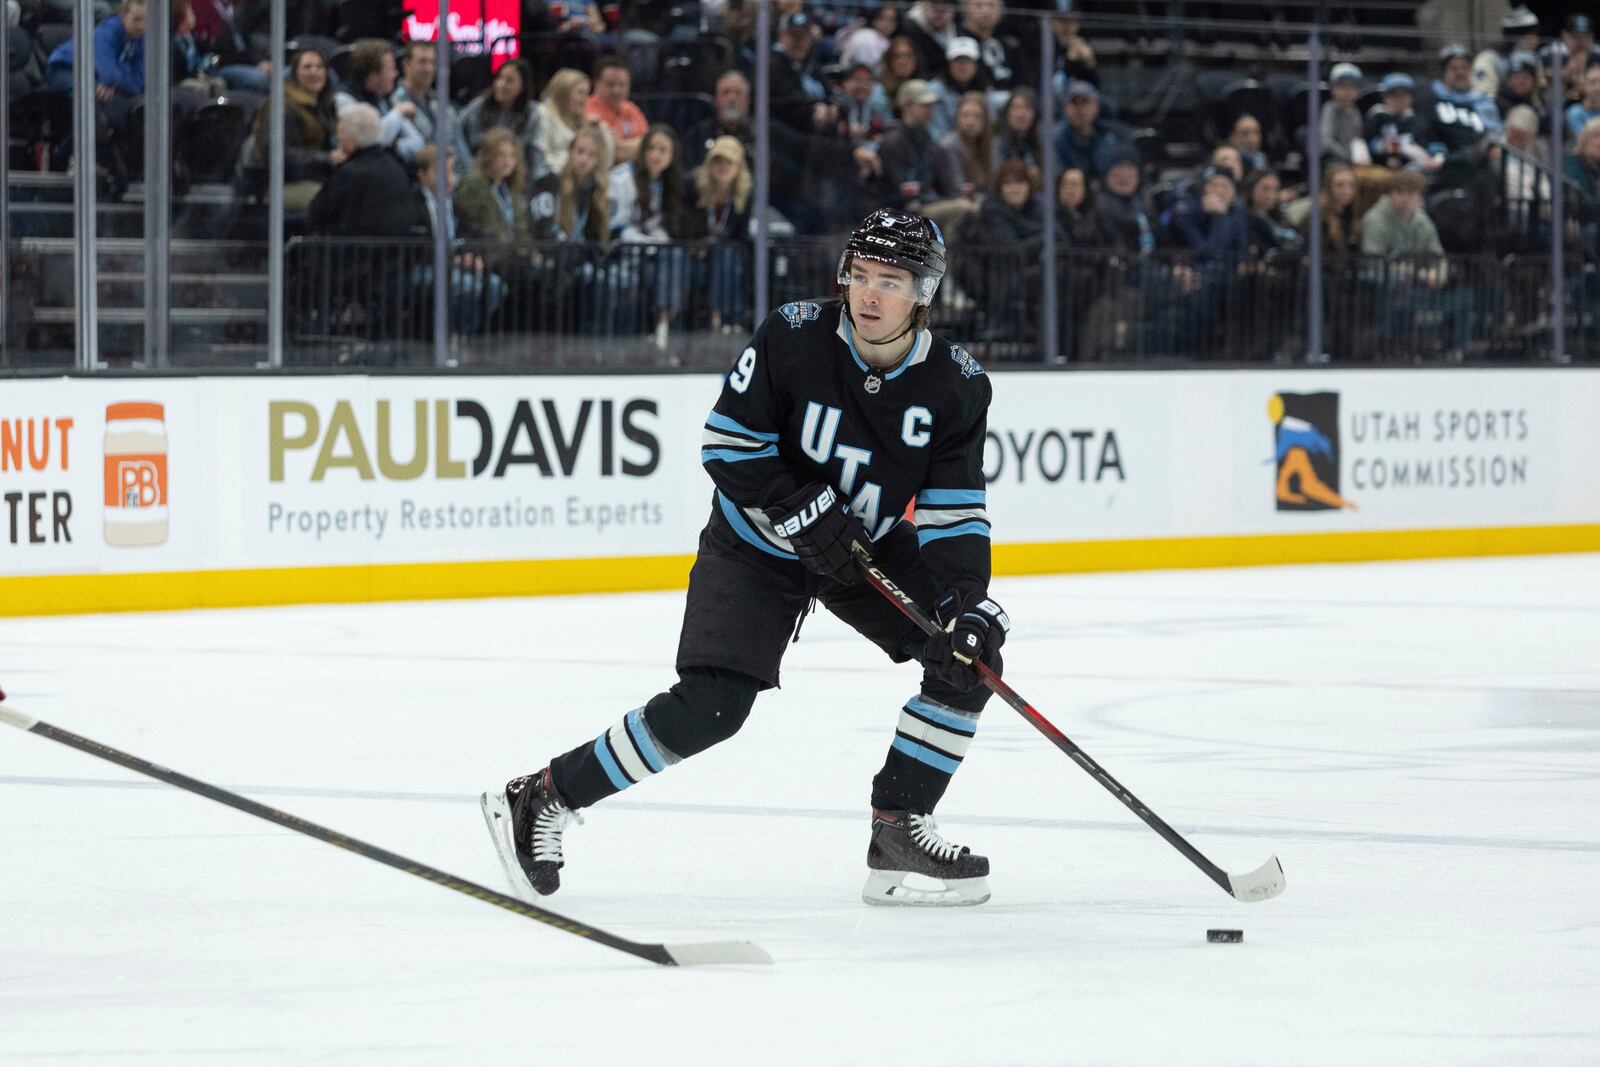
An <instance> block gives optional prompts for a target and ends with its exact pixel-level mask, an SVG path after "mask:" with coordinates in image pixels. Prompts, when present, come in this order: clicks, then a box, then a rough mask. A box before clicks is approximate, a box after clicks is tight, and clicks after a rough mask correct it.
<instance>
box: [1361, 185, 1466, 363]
mask: <svg viewBox="0 0 1600 1067" xmlns="http://www.w3.org/2000/svg"><path fill="white" fill-rule="evenodd" d="M1427 187H1428V186H1427V180H1426V179H1424V178H1423V177H1422V175H1421V174H1418V173H1417V172H1416V171H1413V170H1403V171H1399V172H1398V173H1396V174H1395V175H1394V176H1392V177H1391V178H1390V179H1389V191H1388V194H1387V195H1386V196H1384V197H1383V198H1382V199H1380V200H1379V201H1378V202H1377V203H1376V204H1374V205H1372V207H1371V209H1370V210H1368V211H1367V213H1366V214H1365V215H1363V216H1362V217H1361V251H1362V252H1363V253H1365V254H1366V255H1369V256H1390V257H1394V256H1399V257H1405V261H1404V262H1402V263H1400V264H1398V265H1397V266H1395V267H1394V269H1393V270H1392V272H1391V273H1390V274H1389V275H1388V284H1386V285H1385V286H1384V293H1383V295H1384V297H1385V299H1386V300H1387V301H1388V303H1389V307H1388V309H1387V312H1388V314H1387V316H1386V317H1387V319H1388V321H1387V322H1386V323H1385V326H1386V327H1388V330H1387V332H1390V333H1392V334H1399V335H1401V336H1404V335H1405V334H1406V333H1408V332H1410V329H1409V327H1411V326H1412V325H1414V323H1415V320H1416V316H1417V314H1418V313H1419V312H1425V311H1434V312H1437V313H1439V314H1440V315H1441V316H1442V317H1443V319H1444V321H1445V325H1446V329H1447V330H1448V332H1449V336H1450V338H1451V341H1452V346H1451V347H1452V350H1453V351H1456V352H1459V351H1460V350H1461V349H1462V348H1463V347H1464V346H1465V345H1466V343H1467V339H1468V336H1469V331H1470V329H1471V317H1470V314H1469V310H1470V295H1469V292H1468V291H1467V290H1459V289H1458V290H1455V291H1452V292H1449V293H1444V292H1442V290H1444V289H1445V286H1446V285H1447V283H1448V281H1449V274H1448V271H1449V267H1448V264H1447V262H1446V261H1445V258H1444V246H1443V245H1442V244H1440V243H1439V231H1438V230H1436V229H1435V228H1434V225H1433V220H1432V219H1430V218H1429V217H1428V213H1427V212H1426V211H1424V210H1423V208H1422V194H1423V192H1424V191H1425V190H1426V189H1427ZM1396 283H1400V284H1399V285H1397V284H1396ZM1405 283H1411V284H1409V285H1406V284H1405ZM1402 286H1403V287H1402ZM1430 294H1432V295H1430Z"/></svg>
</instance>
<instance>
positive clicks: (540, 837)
mask: <svg viewBox="0 0 1600 1067" xmlns="http://www.w3.org/2000/svg"><path fill="white" fill-rule="evenodd" d="M574 822H576V823H578V825H580V826H581V825H583V816H582V815H579V814H578V813H577V812H575V811H573V810H572V809H571V808H569V807H567V806H566V805H565V804H563V803H561V801H559V800H552V801H551V802H550V803H548V804H546V805H545V806H544V807H542V808H540V809H539V814H537V815H535V816H534V817H533V832H532V833H531V834H529V835H528V836H529V837H530V838H531V839H532V843H533V858H534V860H535V861H538V862H544V863H560V862H562V860H563V856H562V854H561V835H562V834H563V833H565V832H566V829H567V827H569V826H571V825H572V824H573V823H574Z"/></svg>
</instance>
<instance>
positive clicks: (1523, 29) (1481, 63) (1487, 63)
mask: <svg viewBox="0 0 1600 1067" xmlns="http://www.w3.org/2000/svg"><path fill="white" fill-rule="evenodd" d="M1500 34H1501V42H1500V47H1499V48H1498V49H1495V48H1485V49H1484V50H1483V51H1481V52H1479V53H1478V54H1477V56H1475V57H1474V58H1473V60H1472V84H1473V85H1474V86H1475V87H1476V88H1478V89H1480V90H1482V91H1483V92H1484V93H1487V94H1488V95H1489V96H1494V97H1498V96H1499V95H1500V94H1501V93H1502V92H1504V90H1505V82H1506V76H1507V75H1508V74H1509V72H1510V69H1511V60H1512V58H1513V57H1514V56H1516V55H1517V53H1519V52H1524V53H1527V54H1528V55H1529V56H1531V57H1532V58H1533V69H1534V70H1541V69H1542V67H1541V66H1540V64H1539V57H1538V56H1537V55H1535V54H1534V53H1536V52H1538V51H1539V16H1538V15H1535V14H1534V13H1533V12H1532V11H1529V10H1528V8H1527V7H1526V6H1524V5H1518V6H1517V7H1514V8H1512V9H1511V10H1510V11H1507V12H1506V13H1505V15H1504V16H1502V17H1501V19H1500ZM1517 102H1518V103H1522V101H1517ZM1506 110H1507V109H1506V108H1505V107H1504V106H1502V107H1501V108H1500V113H1501V114H1502V115H1503V114H1505V113H1506Z"/></svg>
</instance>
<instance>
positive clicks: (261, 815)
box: [0, 693, 772, 967]
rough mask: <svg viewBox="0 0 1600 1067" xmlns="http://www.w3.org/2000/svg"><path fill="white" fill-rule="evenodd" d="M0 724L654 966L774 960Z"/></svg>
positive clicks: (24, 726)
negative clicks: (681, 937)
mask: <svg viewBox="0 0 1600 1067" xmlns="http://www.w3.org/2000/svg"><path fill="white" fill-rule="evenodd" d="M4 699H5V695H4V694H3V693H0V700H4ZM0 723H5V724H6V725H7V726H15V727H16V728H17V729H19V730H23V731H26V732H27V733H30V734H37V735H38V736H40V737H46V738H49V739H50V740H51V741H55V742H58V743H60V744H63V745H66V746H67V747H68V748H75V749H77V750H78V751H80V752H87V753H88V754H89V755H91V756H98V757H99V758H100V759H103V760H105V761H107V762H108V763H115V764H116V765H117V766H119V767H125V768H127V769H128V770H130V771H135V772H137V773H139V774H142V775H145V776H146V777H148V778H154V779H155V780H156V781H158V782H166V783H167V784H168V785H172V786H177V787H178V788H179V789H183V790H185V791H187V792H190V793H194V794H195V795H197V796H202V797H205V798H206V799H208V800H214V801H216V802H217V803H219V804H224V805H226V806H228V807H230V808H233V809H235V810H237V811H242V812H244V813H245V814H247V815H254V816H255V817H256V818H258V819H265V820H266V821H267V822H270V823H274V824H276V825H278V826H282V827H284V828H285V829H289V830H293V831H295V832H296V833H299V834H304V835H306V836H307V837H314V838H316V839H317V840H318V841H322V842H324V843H326V844H329V845H333V846H335V847H337V848H342V849H344V850H345V851H346V852H354V853H355V854H356V855H358V856H365V857H366V858H367V859H369V860H375V861H376V862H378V863H382V864H384V865H385V866H389V867H393V868H394V869H395V870H397V871H404V872H405V873H406V874H409V875H413V876H415V877H417V878H421V879H422V880H424V881H427V882H432V883H433V884H434V885H441V886H444V887H445V888H446V889H453V890H455V891H456V892H457V893H461V894H463V895H465V896H469V897H472V898H473V899H474V900H481V901H483V902H484V903H485V904H493V905H494V906H495V907H497V908H503V909H505V910H506V911H509V912H513V913H515V914H517V915H521V916H522V917H524V918H527V919H532V920H534V921H535V922H541V923H543V924H545V925H546V926H550V927H554V928H555V929H557V930H561V931H563V932H564V933H569V934H573V935H574V936H577V937H581V938H583V939H584V940H585V941H594V942H596V943H598V944H602V945H605V946H606V947H607V948H614V949H616V950H617V951H618V952H626V953H627V954H628V955H630V956H637V957H639V958H640V959H644V960H649V961H650V962H651V963H658V964H661V965H662V966H664V967H703V966H710V965H715V964H737V963H760V964H770V963H771V962H772V957H771V956H769V955H767V953H766V951H765V950H764V949H763V948H762V947H761V946H760V945H756V944H753V943H751V942H749V941H701V942H693V943H689V944H683V945H664V944H658V943H651V942H644V941H630V940H628V939H627V938H625V937H618V936H617V935H616V934H612V933H607V932H606V931H605V930H602V929H600V928H599V927H597V926H590V925H588V924H587V923H583V922H579V921H578V920H576V919H570V918H568V917H567V916H565V915H561V914H559V913H557V912H553V911H550V910H549V909H547V908H542V907H540V906H539V905H537V904H532V903H529V902H528V901H524V900H518V899H517V898H516V897H512V896H507V895H506V894H505V893H500V892H497V891H496V890H493V889H490V888H489V887H488V886H483V885H479V884H478V883H477V882H471V881H468V880H467V879H465V878H460V877H457V876H456V875H453V874H451V873H449V872H448V871H441V870H439V869H438V868H437V867H430V866H428V865H427V864H425V863H418V862H417V861H416V860H413V859H409V858H407V857H405V856H402V855H400V854H398V853H395V852H390V851H389V850H388V849H385V848H379V847H378V846H377V845H373V844H368V843H367V842H365V841H361V840H358V839H356V838H354V837H349V836H347V835H345V834H341V833H339V832H338V831H337V830H330V829H328V828H327V827H325V826H319V825H318V824H316V823H314V822H310V821H309V820H306V819H302V818H300V817H299V816H298V815H290V814H289V813H288V812H285V811H279V810H278V809H277V808H269V807H267V806H266V805H265V804H260V803H257V802H256V801H254V800H251V799H249V798H248V797H243V796H240V795H239V794H238V793H231V792H229V791H228V790H226V789H223V788H221V787H219V786H214V785H211V784H209V783H207V782H202V781H200V780H199V779H197V778H190V777H189V776H188V775H186V774H179V773H178V772H177V771H174V770H170V769H168V768H166V767H162V766H160V765H159V764H155V763H151V762H150V761H149V760H145V759H140V758H139V757H138V756H132V755H129V754H128V753H126V752H123V751H121V750H120V749H115V748H111V747H110V746H108V745H102V744H100V743H99V742H98V741H91V740H89V739H88V738H87V737H81V736H79V735H78V734H75V733H73V732H71V731H70V730H63V729H61V728H60V727H59V726H52V725H50V724H49V723H47V722H41V721H39V720H38V719H35V718H32V717H31V716H28V715H24V714H22V713H21V712H20V711H17V710H16V709H15V708H11V707H7V706H6V705H5V704H3V703H0Z"/></svg>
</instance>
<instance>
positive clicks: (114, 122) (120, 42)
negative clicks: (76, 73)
mask: <svg viewBox="0 0 1600 1067" xmlns="http://www.w3.org/2000/svg"><path fill="white" fill-rule="evenodd" d="M144 30H145V0H122V2H121V3H120V4H118V5H117V13H116V14H115V15H112V16H111V17H110V18H108V19H106V20H105V21H104V22H102V23H101V24H100V25H98V26H96V27H95V30H94V80H95V90H94V97H95V99H96V100H98V101H99V102H100V103H101V104H102V105H103V106H104V110H105V116H106V122H107V123H109V124H110V125H111V126H112V127H113V128H119V127H121V126H123V125H125V124H126V123H127V120H128V116H129V115H130V114H131V113H132V111H133V102H134V101H135V100H137V99H138V98H139V97H140V96H142V95H144ZM72 61H73V47H72V41H71V40H70V39H69V40H67V41H66V42H65V43H64V44H62V45H61V47H59V48H57V49H56V50H55V51H54V52H51V53H50V59H49V62H48V63H47V65H46V71H45V74H46V78H47V79H48V80H49V83H50V88H52V89H56V90H59V91H60V92H64V93H70V92H72Z"/></svg>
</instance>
